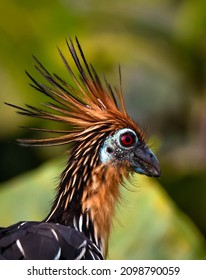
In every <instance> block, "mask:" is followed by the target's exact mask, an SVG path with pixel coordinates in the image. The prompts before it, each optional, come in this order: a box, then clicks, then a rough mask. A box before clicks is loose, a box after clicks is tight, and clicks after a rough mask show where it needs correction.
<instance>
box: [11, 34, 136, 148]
mask: <svg viewBox="0 0 206 280" xmlns="http://www.w3.org/2000/svg"><path fill="white" fill-rule="evenodd" d="M66 43H67V46H68V49H69V51H70V54H71V56H72V58H73V60H74V62H75V64H76V66H77V69H78V72H79V74H80V78H78V77H77V76H76V75H75V74H74V72H73V71H72V69H71V67H70V66H69V64H68V62H67V60H66V58H65V56H64V55H63V54H62V52H61V50H60V49H58V50H59V53H60V56H61V58H62V60H63V62H64V64H65V66H66V68H67V70H68V72H69V74H70V76H71V77H72V79H73V80H74V82H75V84H76V87H73V86H72V85H71V84H69V83H67V82H66V81H64V80H62V79H61V78H60V77H59V76H57V75H56V74H53V75H52V74H51V73H49V72H48V70H47V69H46V68H45V67H44V66H43V65H42V63H41V62H40V61H39V60H38V59H37V58H36V57H34V59H35V61H36V65H35V68H36V69H37V70H38V71H39V72H40V74H41V75H42V76H43V77H44V78H45V79H46V80H47V81H48V83H49V84H50V86H46V85H44V84H40V83H39V82H37V81H36V80H35V79H34V78H33V77H32V76H31V75H30V74H29V73H28V72H26V73H27V75H28V76H29V78H30V79H31V81H32V82H33V83H32V84H31V86H32V87H33V88H35V89H37V90H38V91H40V92H42V93H43V94H45V95H47V96H48V97H50V98H51V99H52V100H53V101H55V103H51V102H49V103H46V104H44V106H45V107H47V109H49V110H43V109H39V108H36V107H33V106H30V105H26V108H21V107H18V106H15V105H12V104H8V103H7V104H8V105H10V106H13V107H15V108H17V109H18V110H19V111H18V112H19V113H20V114H23V115H27V116H31V117H35V118H42V119H48V120H52V121H56V122H63V123H66V124H69V125H70V128H71V129H68V130H51V129H41V128H31V129H33V130H38V131H43V132H52V133H61V134H63V135H61V136H57V137H53V138H46V139H18V142H20V143H21V144H23V145H32V146H54V145H62V144H69V143H72V142H79V141H81V139H82V138H84V139H85V137H87V135H90V134H91V133H92V132H94V133H95V134H96V132H97V131H98V130H99V131H100V130H101V128H104V132H105V133H111V132H114V131H116V130H117V129H119V128H122V127H130V128H132V129H134V130H135V131H136V132H137V134H141V131H140V130H139V128H138V126H137V125H136V124H135V123H134V122H133V120H132V119H131V118H130V117H129V115H128V114H127V111H126V108H125V105H124V101H123V95H122V85H121V69H120V67H119V79H120V85H119V88H116V87H115V88H114V89H112V87H111V85H110V84H109V83H108V82H107V80H106V79H105V84H106V89H105V88H104V86H103V85H102V82H101V81H100V78H99V77H98V75H97V73H96V71H95V69H94V67H93V66H92V65H91V64H88V63H87V61H86V59H85V56H84V53H83V51H82V48H81V46H80V44H79V41H78V39H77V38H76V44H77V50H78V51H79V54H80V56H78V53H77V50H76V48H75V46H74V44H73V42H72V40H71V39H70V43H69V42H68V41H67V40H66ZM80 59H81V60H82V61H81V60H80ZM118 104H119V106H118Z"/></svg>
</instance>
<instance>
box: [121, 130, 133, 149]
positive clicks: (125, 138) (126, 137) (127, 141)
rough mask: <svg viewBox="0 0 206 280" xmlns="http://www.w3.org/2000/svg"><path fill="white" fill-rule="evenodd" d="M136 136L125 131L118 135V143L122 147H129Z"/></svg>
mask: <svg viewBox="0 0 206 280" xmlns="http://www.w3.org/2000/svg"><path fill="white" fill-rule="evenodd" d="M135 140H136V137H135V135H134V134H133V133H131V132H126V133H124V134H122V135H121V136H120V143H121V145H122V146H124V147H131V146H132V145H133V144H134V143H135Z"/></svg>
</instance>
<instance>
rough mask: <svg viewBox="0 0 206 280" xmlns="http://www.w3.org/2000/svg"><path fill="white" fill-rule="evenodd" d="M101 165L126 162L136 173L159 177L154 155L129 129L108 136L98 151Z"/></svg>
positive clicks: (158, 167)
mask: <svg viewBox="0 0 206 280" xmlns="http://www.w3.org/2000/svg"><path fill="white" fill-rule="evenodd" d="M100 161H101V163H107V164H113V165H117V166H118V165H119V164H121V163H122V162H125V161H127V162H128V163H129V166H130V169H131V170H132V171H134V172H136V173H139V174H144V175H147V176H151V177H159V176H160V165H159V162H158V160H157V158H156V156H155V155H154V153H153V152H152V151H151V150H150V149H149V148H148V147H147V146H146V144H145V143H144V142H143V140H141V138H140V137H138V136H137V134H136V132H135V131H133V130H132V129H130V128H123V129H120V130H118V131H116V132H115V133H114V134H113V135H110V136H108V137H107V138H106V139H105V141H104V143H103V145H102V147H101V150H100Z"/></svg>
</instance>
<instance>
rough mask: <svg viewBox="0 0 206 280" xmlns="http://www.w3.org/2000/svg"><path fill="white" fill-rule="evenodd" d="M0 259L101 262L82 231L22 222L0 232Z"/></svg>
mask: <svg viewBox="0 0 206 280" xmlns="http://www.w3.org/2000/svg"><path fill="white" fill-rule="evenodd" d="M0 259H3V260H9V259H15V260H17V259H26V260H51V259H60V260H63V259H67V260H74V259H88V260H89V259H102V254H101V252H100V250H99V249H98V248H97V247H96V246H95V245H94V244H93V243H92V242H91V241H90V240H89V239H88V238H86V237H85V235H84V234H83V233H81V232H78V231H76V230H74V229H73V228H70V227H66V226H63V225H60V224H52V223H44V222H42V223H39V222H19V223H17V224H15V225H12V226H10V227H8V228H1V230H0Z"/></svg>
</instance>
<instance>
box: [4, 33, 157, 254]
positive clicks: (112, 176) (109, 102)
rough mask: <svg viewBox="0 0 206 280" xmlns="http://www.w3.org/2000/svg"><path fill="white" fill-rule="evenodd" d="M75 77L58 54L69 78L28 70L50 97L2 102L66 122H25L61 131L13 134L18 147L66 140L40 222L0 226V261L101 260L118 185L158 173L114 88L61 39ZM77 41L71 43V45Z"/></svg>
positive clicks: (119, 91)
mask: <svg viewBox="0 0 206 280" xmlns="http://www.w3.org/2000/svg"><path fill="white" fill-rule="evenodd" d="M66 43H67V46H68V49H69V52H70V54H71V56H72V58H73V60H74V62H75V65H76V67H77V70H78V72H79V75H78V76H77V75H76V74H74V72H73V70H72V69H71V67H70V65H69V64H68V62H67V60H66V58H65V56H64V55H63V54H62V52H61V51H60V50H59V53H60V56H61V58H62V60H63V62H64V64H65V66H66V68H67V70H68V72H69V74H70V76H71V78H72V79H73V81H74V84H75V86H74V85H72V84H71V83H67V82H66V81H64V80H63V79H61V78H60V77H59V76H58V75H56V74H50V73H49V72H48V71H47V69H46V68H45V67H44V66H43V65H42V64H41V62H39V60H37V59H36V58H35V57H34V59H35V62H36V65H35V67H36V69H37V70H38V71H39V72H40V74H41V75H42V76H43V77H44V78H45V79H46V80H47V84H48V85H44V84H41V83H39V82H37V81H36V80H35V79H34V78H33V77H31V76H30V74H28V73H27V75H28V76H29V78H30V79H31V81H32V84H31V85H32V87H33V88H35V89H36V90H38V91H40V92H41V93H43V94H45V95H47V96H48V97H49V98H50V100H51V102H49V103H46V104H44V106H45V108H44V109H39V108H36V107H33V106H30V105H26V107H25V108H21V107H18V106H15V105H13V104H8V103H7V104H8V105H10V106H13V107H15V108H16V109H18V112H19V113H20V114H23V115H26V116H30V117H35V118H42V119H47V120H52V121H56V122H62V123H65V124H68V128H67V130H52V129H42V128H32V129H34V130H38V131H43V132H47V133H58V134H60V135H58V134H57V135H58V136H54V137H48V138H45V139H18V140H17V141H18V142H20V143H21V144H23V145H32V146H55V145H65V144H66V145H69V147H70V154H69V158H68V162H67V165H66V168H65V170H64V171H63V173H62V174H61V177H60V182H59V185H58V188H57V194H56V197H55V199H54V202H53V205H52V207H51V210H50V212H49V214H48V215H47V217H46V218H45V219H44V220H43V221H41V222H34V221H32V222H26V221H24V222H18V223H17V224H14V225H12V226H9V227H7V228H1V229H0V259H103V258H105V257H106V254H107V249H108V237H109V235H110V230H111V225H112V218H113V215H114V210H115V204H116V202H118V200H119V198H120V190H119V186H120V184H121V183H122V181H123V179H124V178H128V177H129V176H130V174H132V173H134V172H135V173H139V174H144V175H147V176H152V177H158V176H160V166H159V163H158V160H157V158H156V156H155V155H154V154H153V152H152V151H151V150H150V149H149V148H148V146H147V145H146V140H145V136H144V134H143V132H142V130H141V129H140V128H139V126H138V125H137V124H136V123H135V122H134V121H133V120H132V119H131V118H130V117H129V115H128V113H127V111H126V108H125V104H124V101H123V96H122V86H121V71H120V68H119V80H120V82H119V86H118V87H111V85H110V84H109V83H108V82H107V80H106V79H105V83H104V86H103V84H102V82H101V81H100V79H99V76H98V75H97V73H96V71H95V69H94V67H93V66H92V65H91V64H88V63H87V61H86V59H85V56H84V53H83V51H82V48H81V46H80V44H79V41H78V39H77V38H76V42H75V44H74V43H73V42H72V40H70V41H69V42H68V41H66ZM75 45H76V46H75Z"/></svg>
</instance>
